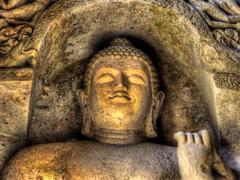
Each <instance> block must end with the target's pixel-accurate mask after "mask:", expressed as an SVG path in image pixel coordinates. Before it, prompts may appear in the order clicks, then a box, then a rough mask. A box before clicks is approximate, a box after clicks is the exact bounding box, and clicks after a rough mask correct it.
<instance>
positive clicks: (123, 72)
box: [89, 58, 152, 135]
mask: <svg viewBox="0 0 240 180" xmlns="http://www.w3.org/2000/svg"><path fill="white" fill-rule="evenodd" d="M150 83H151V82H150V77H149V72H148V69H147V67H146V65H145V64H144V63H143V62H141V61H139V60H132V59H131V61H128V59H123V58H122V59H121V58H119V59H107V58H105V59H101V60H99V62H98V63H97V65H96V68H95V71H94V73H93V76H92V79H91V89H92V90H91V93H90V96H89V101H90V111H91V113H92V124H91V128H92V129H93V131H94V132H96V133H105V135H106V134H108V133H110V134H112V133H115V134H125V133H135V134H136V133H141V132H143V129H144V124H145V122H144V121H145V119H146V116H147V115H148V113H149V109H150V107H151V102H152V97H151V88H150V87H151V86H150Z"/></svg>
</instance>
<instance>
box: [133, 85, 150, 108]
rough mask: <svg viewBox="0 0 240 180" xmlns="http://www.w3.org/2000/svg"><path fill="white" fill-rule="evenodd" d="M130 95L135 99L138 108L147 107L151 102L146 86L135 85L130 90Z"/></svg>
mask: <svg viewBox="0 0 240 180" xmlns="http://www.w3.org/2000/svg"><path fill="white" fill-rule="evenodd" d="M129 94H130V96H131V97H132V98H133V102H134V104H135V105H136V106H139V105H141V106H142V105H147V104H148V102H149V101H150V100H151V96H150V91H149V88H148V87H145V86H137V85H134V86H132V87H131V88H130V90H129ZM138 104H139V105H138Z"/></svg>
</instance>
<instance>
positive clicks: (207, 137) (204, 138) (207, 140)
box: [199, 129, 212, 149]
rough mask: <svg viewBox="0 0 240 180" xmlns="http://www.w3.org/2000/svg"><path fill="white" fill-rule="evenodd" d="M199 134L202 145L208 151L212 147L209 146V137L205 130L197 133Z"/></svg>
mask: <svg viewBox="0 0 240 180" xmlns="http://www.w3.org/2000/svg"><path fill="white" fill-rule="evenodd" d="M199 134H201V136H202V140H203V144H204V145H205V146H206V147H207V148H208V149H211V148H212V145H211V140H210V136H209V133H208V130H206V129H204V130H201V131H199Z"/></svg>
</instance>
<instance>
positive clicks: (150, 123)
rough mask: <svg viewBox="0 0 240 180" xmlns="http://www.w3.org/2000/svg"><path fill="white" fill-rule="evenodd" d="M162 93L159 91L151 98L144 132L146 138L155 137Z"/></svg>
mask: <svg viewBox="0 0 240 180" xmlns="http://www.w3.org/2000/svg"><path fill="white" fill-rule="evenodd" d="M164 97H165V95H164V93H163V92H162V91H159V92H158V93H157V94H156V96H155V97H154V99H153V103H152V107H151V109H150V112H149V114H148V116H147V119H146V124H145V134H146V136H147V138H155V137H157V125H156V121H157V118H158V116H159V113H160V111H161V107H162V103H163V100H164Z"/></svg>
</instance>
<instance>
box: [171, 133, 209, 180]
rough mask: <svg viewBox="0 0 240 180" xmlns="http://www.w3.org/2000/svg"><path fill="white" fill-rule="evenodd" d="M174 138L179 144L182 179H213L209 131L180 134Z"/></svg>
mask: <svg viewBox="0 0 240 180" xmlns="http://www.w3.org/2000/svg"><path fill="white" fill-rule="evenodd" d="M174 138H175V139H176V140H177V142H178V148H177V155H178V161H179V170H180V175H181V177H182V179H184V180H188V179H191V180H194V179H196V180H199V179H204V180H210V179H213V176H212V173H211V170H212V165H213V153H212V145H211V141H210V136H209V133H208V131H207V130H202V131H199V132H198V133H190V132H187V133H184V132H178V133H176V134H175V135H174Z"/></svg>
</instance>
